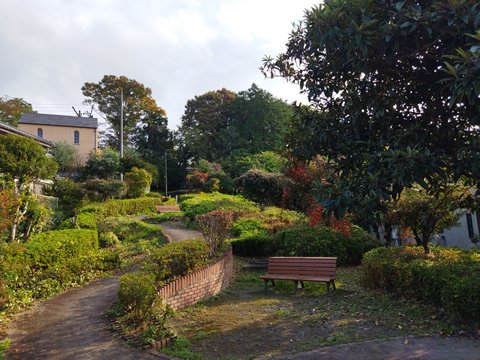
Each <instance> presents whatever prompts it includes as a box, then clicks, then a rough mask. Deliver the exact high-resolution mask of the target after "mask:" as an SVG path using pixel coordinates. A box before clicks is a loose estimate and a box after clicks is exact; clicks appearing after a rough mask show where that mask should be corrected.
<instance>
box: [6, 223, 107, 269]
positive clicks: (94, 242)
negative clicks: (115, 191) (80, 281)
mask: <svg viewBox="0 0 480 360" xmlns="http://www.w3.org/2000/svg"><path fill="white" fill-rule="evenodd" d="M10 249H11V247H9V244H8V245H6V247H5V250H6V252H7V254H8V253H9V250H10ZM97 249H98V235H97V232H96V231H92V230H82V229H78V230H57V231H47V232H44V233H41V234H37V235H35V236H33V237H32V239H31V240H30V241H29V242H27V243H26V244H25V245H24V250H23V251H20V252H19V251H18V249H15V251H14V255H13V257H12V258H9V257H8V255H7V261H9V262H10V263H12V264H28V266H29V267H30V268H32V269H45V268H47V267H49V266H53V265H55V264H63V263H65V261H66V260H67V259H71V258H80V257H82V256H86V255H88V254H89V253H90V252H92V251H94V250H97Z"/></svg>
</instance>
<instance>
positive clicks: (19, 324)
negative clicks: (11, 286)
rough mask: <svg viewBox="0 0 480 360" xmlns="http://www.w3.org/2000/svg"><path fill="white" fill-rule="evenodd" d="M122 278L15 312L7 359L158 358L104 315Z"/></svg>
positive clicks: (171, 232)
mask: <svg viewBox="0 0 480 360" xmlns="http://www.w3.org/2000/svg"><path fill="white" fill-rule="evenodd" d="M162 227H163V226H162ZM163 229H164V232H165V233H166V234H167V235H168V236H169V237H170V239H171V241H181V240H185V239H189V238H198V237H203V236H202V234H201V233H200V232H198V231H195V230H188V229H180V228H176V227H175V226H173V225H166V226H165V227H163ZM130 271H135V270H134V269H132V270H130ZM122 275H123V273H120V274H117V275H114V276H111V277H109V278H105V279H100V280H96V281H93V282H91V283H89V284H87V285H85V286H82V287H79V288H74V289H70V290H68V291H66V292H64V293H62V294H60V295H57V296H55V297H53V298H51V299H48V300H46V301H44V302H42V303H39V304H37V305H35V306H33V307H31V308H30V309H28V310H26V311H24V312H22V313H20V314H17V316H16V320H15V321H12V322H11V324H10V327H9V329H8V331H7V337H8V338H9V339H10V341H11V343H10V347H9V349H8V350H7V351H6V353H5V354H6V359H15V360H16V359H49V360H53V359H96V360H98V359H126V360H129V359H132V360H133V359H159V356H161V354H160V353H158V352H157V351H155V350H152V351H150V352H146V351H145V352H139V351H136V350H135V349H133V348H132V347H131V346H129V345H127V344H126V343H125V341H123V340H121V339H119V338H118V337H116V336H115V335H114V333H112V332H111V331H110V330H109V329H108V326H109V325H108V322H107V319H106V316H105V311H106V310H107V308H108V307H109V306H110V305H111V304H112V303H113V302H114V301H115V300H116V298H117V291H118V288H119V277H120V276H122ZM162 355H163V354H162ZM165 357H166V356H165ZM167 358H169V357H167Z"/></svg>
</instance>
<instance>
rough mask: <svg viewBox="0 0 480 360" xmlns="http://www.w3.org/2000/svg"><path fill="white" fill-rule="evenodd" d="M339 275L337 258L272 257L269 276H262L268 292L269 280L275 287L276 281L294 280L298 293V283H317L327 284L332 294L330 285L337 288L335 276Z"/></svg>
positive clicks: (269, 264)
mask: <svg viewBox="0 0 480 360" xmlns="http://www.w3.org/2000/svg"><path fill="white" fill-rule="evenodd" d="M336 273H337V258H336V257H271V258H270V260H269V262H268V270H267V275H261V276H260V279H264V280H265V290H267V284H268V280H271V281H272V286H275V280H292V281H293V282H294V283H295V291H294V292H293V293H294V294H295V293H296V292H297V285H298V282H299V281H300V283H301V284H302V288H304V287H305V286H304V285H303V282H304V281H316V282H324V283H327V294H329V293H330V284H332V285H333V290H336V287H335V275H336Z"/></svg>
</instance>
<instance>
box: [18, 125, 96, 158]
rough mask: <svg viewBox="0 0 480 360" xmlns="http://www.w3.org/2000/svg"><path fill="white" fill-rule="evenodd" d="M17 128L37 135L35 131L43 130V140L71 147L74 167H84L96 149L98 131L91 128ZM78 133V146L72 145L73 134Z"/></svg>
mask: <svg viewBox="0 0 480 360" xmlns="http://www.w3.org/2000/svg"><path fill="white" fill-rule="evenodd" d="M18 128H19V129H21V130H24V131H28V132H29V133H32V134H34V135H37V130H38V129H42V130H43V136H42V137H43V138H44V139H47V140H50V141H53V142H64V141H66V142H67V144H70V145H72V146H73V147H74V148H75V149H76V150H77V155H76V161H75V162H76V164H75V165H76V166H85V164H86V163H87V160H88V154H89V153H90V151H92V150H94V151H97V149H98V130H97V129H93V128H83V127H78V128H77V127H73V126H53V125H43V124H42V125H39V124H21V123H19V124H18ZM75 131H78V133H79V135H80V142H79V144H74V133H75Z"/></svg>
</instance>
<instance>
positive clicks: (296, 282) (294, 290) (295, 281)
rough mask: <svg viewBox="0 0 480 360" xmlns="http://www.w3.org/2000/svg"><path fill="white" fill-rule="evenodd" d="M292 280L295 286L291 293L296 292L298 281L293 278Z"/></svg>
mask: <svg viewBox="0 0 480 360" xmlns="http://www.w3.org/2000/svg"><path fill="white" fill-rule="evenodd" d="M293 282H294V283H295V288H294V289H293V293H294V294H296V293H297V285H298V281H297V280H294V281H293Z"/></svg>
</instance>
